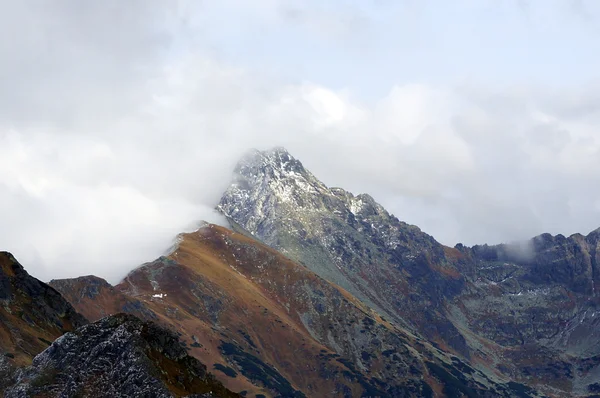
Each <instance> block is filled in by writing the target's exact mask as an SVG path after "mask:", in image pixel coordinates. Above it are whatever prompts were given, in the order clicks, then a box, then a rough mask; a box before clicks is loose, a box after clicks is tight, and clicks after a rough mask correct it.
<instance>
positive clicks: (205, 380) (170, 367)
mask: <svg viewBox="0 0 600 398" xmlns="http://www.w3.org/2000/svg"><path fill="white" fill-rule="evenodd" d="M15 379H16V380H17V382H16V384H15V385H13V386H11V387H9V388H7V389H6V391H5V392H4V396H5V397H7V398H10V397H31V396H39V397H42V396H43V397H161V398H162V397H165V398H166V397H179V396H188V395H190V394H197V395H195V396H198V397H213V396H216V397H239V395H238V394H234V393H232V392H231V391H228V390H227V389H226V388H225V387H223V385H222V384H221V383H220V382H218V381H217V380H216V379H215V378H214V376H212V375H211V374H209V373H208V372H207V370H206V366H204V365H202V364H201V363H200V362H199V361H198V360H197V359H195V358H192V357H190V356H189V355H187V353H186V350H185V349H184V348H183V347H182V346H181V344H180V342H179V340H178V338H177V336H176V335H175V334H174V333H173V332H171V331H168V330H166V329H163V328H160V327H158V326H156V325H155V324H153V323H148V322H142V321H140V320H139V319H137V318H135V317H134V316H132V315H126V314H118V315H114V316H110V317H107V318H103V319H102V320H100V321H98V322H96V323H92V324H89V325H86V326H84V327H81V328H79V329H77V330H76V331H75V332H73V333H67V334H65V335H63V336H62V337H60V338H59V339H57V340H56V341H55V342H54V343H52V345H51V346H50V347H48V348H47V349H46V350H45V351H44V352H42V353H41V354H39V355H38V356H36V357H35V359H34V360H33V364H32V365H31V366H29V367H27V368H25V369H21V370H19V371H18V372H17V375H16V376H15Z"/></svg>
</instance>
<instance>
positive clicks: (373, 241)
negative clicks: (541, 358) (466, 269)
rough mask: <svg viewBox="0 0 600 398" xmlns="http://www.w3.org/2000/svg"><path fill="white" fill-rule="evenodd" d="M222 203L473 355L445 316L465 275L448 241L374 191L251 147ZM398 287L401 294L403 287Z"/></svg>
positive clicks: (240, 222) (387, 309) (364, 296)
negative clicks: (450, 256)
mask: <svg viewBox="0 0 600 398" xmlns="http://www.w3.org/2000/svg"><path fill="white" fill-rule="evenodd" d="M219 210H220V211H221V212H222V213H223V214H224V215H225V216H226V217H228V218H229V219H230V220H232V221H233V225H234V226H239V227H241V228H243V229H244V230H245V231H248V232H250V233H251V234H252V235H253V236H255V237H257V238H259V239H260V240H261V241H263V242H265V243H267V244H268V245H270V246H272V247H274V248H276V249H278V250H280V251H281V252H282V253H284V254H285V255H287V256H289V257H290V258H291V259H293V260H296V261H298V262H300V263H302V264H304V265H306V266H307V267H309V268H310V269H311V270H313V271H314V272H316V273H317V274H318V275H320V276H322V277H323V278H325V279H327V280H330V281H332V282H335V283H337V284H339V285H340V286H342V287H343V288H344V289H347V290H348V291H349V292H351V293H352V294H354V295H355V296H356V297H358V298H359V299H361V300H362V301H363V302H365V303H366V304H368V305H370V306H372V307H373V308H375V309H377V310H378V311H380V312H381V313H382V314H384V315H385V316H387V317H389V318H390V319H393V320H394V321H396V322H398V323H400V324H402V325H410V326H412V327H414V328H415V329H416V330H419V331H420V332H421V333H423V334H425V336H426V337H428V338H430V339H432V340H436V341H438V342H440V343H441V342H444V343H446V344H447V345H449V346H450V347H452V348H453V349H455V350H456V351H458V352H460V353H462V354H464V355H466V356H468V350H467V348H466V344H465V341H464V339H463V337H462V336H461V334H460V333H459V332H458V330H456V328H455V327H454V325H453V324H452V323H450V322H449V321H448V320H447V319H446V318H445V317H444V316H441V315H440V312H441V311H443V309H442V308H441V306H442V304H443V302H444V299H446V298H451V297H454V296H455V295H456V294H457V293H459V292H460V291H461V289H462V287H463V286H464V283H465V281H464V279H463V277H462V276H461V275H460V273H459V272H458V271H457V270H456V268H455V267H454V265H453V264H452V262H449V261H447V260H446V257H445V252H444V250H445V248H444V247H443V246H442V245H440V244H439V243H437V242H436V241H435V240H434V239H433V238H432V237H431V236H429V235H427V234H425V233H423V232H421V230H420V229H419V228H417V227H415V226H412V225H408V224H406V223H403V222H401V221H399V220H398V219H397V218H396V217H394V216H392V215H390V214H389V213H388V212H387V211H386V210H385V209H384V208H383V207H381V206H380V205H379V204H377V203H376V202H375V201H374V200H373V198H371V197H370V196H369V195H358V196H353V195H352V194H351V193H349V192H346V191H344V190H343V189H341V188H327V187H326V186H325V185H324V184H323V183H321V182H320V181H319V180H317V179H316V178H315V177H314V176H313V175H312V174H311V173H310V172H309V171H307V170H306V169H305V168H304V167H303V166H302V164H301V163H300V162H299V161H298V160H296V159H294V158H293V157H292V156H291V155H290V154H288V153H287V152H286V151H285V150H284V149H282V148H276V149H274V150H271V151H267V152H258V151H256V152H253V153H251V154H249V155H248V156H247V157H246V158H245V159H243V160H242V161H241V162H240V163H239V165H238V167H237V169H236V180H235V181H234V183H233V184H232V185H231V186H230V187H229V189H228V190H227V192H226V193H225V194H224V195H223V198H222V200H221V202H220V204H219ZM399 293H401V294H399Z"/></svg>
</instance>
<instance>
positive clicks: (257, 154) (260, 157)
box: [235, 147, 306, 177]
mask: <svg viewBox="0 0 600 398" xmlns="http://www.w3.org/2000/svg"><path fill="white" fill-rule="evenodd" d="M235 172H236V174H239V175H241V176H245V177H248V176H252V175H256V174H257V173H260V172H262V173H265V172H266V174H268V175H270V176H271V177H285V176H290V175H293V174H301V175H302V174H306V169H305V168H304V166H303V165H302V163H301V162H300V161H299V160H297V159H296V158H294V157H293V156H292V155H290V153H289V152H288V151H287V150H286V149H285V148H284V147H274V148H271V149H267V150H264V151H259V150H257V149H254V150H252V151H250V152H249V153H247V154H246V155H245V156H244V157H243V158H242V160H240V162H239V163H238V165H237V167H236V170H235Z"/></svg>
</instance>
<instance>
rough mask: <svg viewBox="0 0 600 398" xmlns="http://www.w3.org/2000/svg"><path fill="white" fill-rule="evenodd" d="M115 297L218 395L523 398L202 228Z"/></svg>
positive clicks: (239, 239) (293, 269) (289, 268)
mask: <svg viewBox="0 0 600 398" xmlns="http://www.w3.org/2000/svg"><path fill="white" fill-rule="evenodd" d="M56 285H57V286H67V287H68V286H73V285H74V284H72V283H65V282H60V283H57V284H56ZM115 290H117V291H120V292H122V293H123V294H125V295H127V296H129V297H131V298H135V299H136V300H139V301H140V302H141V303H142V304H143V305H145V306H147V307H148V308H149V309H150V310H151V311H152V312H153V313H154V314H156V316H157V317H158V319H159V321H160V322H161V323H163V324H165V325H169V326H170V328H172V329H173V330H175V331H176V332H177V333H178V334H179V335H180V336H181V338H182V339H183V340H184V341H185V343H186V344H187V345H188V346H189V347H190V354H191V355H194V356H195V357H197V358H198V359H200V360H201V361H202V362H204V363H213V364H214V365H213V368H214V369H215V370H217V371H216V372H215V375H216V376H217V377H219V378H220V380H222V381H223V382H224V384H225V385H226V386H227V387H228V388H229V389H231V390H234V391H246V392H247V394H248V395H254V394H264V395H265V396H280V397H288V396H297V397H301V396H307V397H309V396H310V397H320V396H340V397H357V396H379V397H403V396H409V397H414V396H419V397H427V396H434V395H435V396H442V395H444V394H445V395H448V396H453V394H454V396H458V395H457V394H459V393H462V394H464V395H466V396H490V397H492V396H513V395H514V394H515V391H520V390H521V389H524V390H523V391H529V390H528V389H526V388H525V387H524V386H520V385H517V384H505V383H503V382H502V380H501V379H498V378H496V377H495V376H494V375H488V374H485V373H483V372H482V371H480V370H478V369H476V368H472V367H471V366H469V365H468V364H466V363H465V362H464V361H463V360H461V359H460V358H458V357H456V356H453V355H450V354H448V353H446V352H444V351H442V350H440V349H438V348H436V347H434V346H433V345H431V344H430V343H428V342H427V341H426V340H423V339H422V338H421V337H419V336H416V335H414V334H412V333H410V332H409V331H407V330H405V329H403V328H401V327H399V326H393V325H392V324H390V323H389V322H387V321H385V320H384V319H382V318H381V317H380V316H379V315H378V314H377V313H375V312H373V311H372V310H371V309H369V308H368V307H367V306H365V305H364V304H362V303H361V302H360V301H358V300H356V299H355V298H354V297H353V296H352V295H350V294H349V293H348V292H347V291H345V290H344V289H342V288H340V287H338V286H335V285H332V284H331V283H329V282H327V281H325V280H324V279H322V278H320V277H318V276H317V275H316V274H314V273H313V272H311V271H310V270H308V269H307V268H305V267H303V266H301V265H299V264H296V263H295V262H293V261H291V260H289V259H287V258H285V257H284V256H282V255H281V254H280V253H278V252H277V251H275V250H273V249H271V248H269V247H267V246H265V245H263V244H260V243H259V242H257V241H255V240H254V239H251V238H249V237H247V236H244V235H242V234H238V233H234V232H232V231H229V230H227V229H225V228H222V227H217V226H214V225H210V226H207V227H204V228H201V229H200V230H199V231H197V232H195V233H192V234H183V235H181V236H180V240H179V243H178V246H177V247H176V249H175V250H174V251H173V252H172V253H171V254H170V255H169V256H167V257H162V258H160V259H158V260H157V261H154V262H152V263H148V264H145V265H144V266H142V267H140V268H139V269H137V270H135V271H133V272H132V273H131V274H130V275H129V276H128V277H127V278H126V279H125V280H124V281H123V282H122V283H121V284H119V285H118V286H116V287H115ZM84 296H85V300H80V301H79V302H78V303H76V305H77V306H81V307H86V306H88V305H89V304H90V303H91V304H94V298H93V297H90V296H93V295H84ZM95 297H97V296H95ZM523 396H536V395H535V393H533V392H532V391H531V392H529V393H528V394H526V395H523Z"/></svg>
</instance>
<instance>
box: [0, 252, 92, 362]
mask: <svg viewBox="0 0 600 398" xmlns="http://www.w3.org/2000/svg"><path fill="white" fill-rule="evenodd" d="M0 304H1V305H0V356H3V357H4V359H5V361H6V364H7V365H8V364H10V363H13V364H16V365H23V364H27V363H30V362H31V359H32V358H33V357H34V356H35V355H37V354H39V353H40V352H41V351H42V350H44V349H45V348H46V347H48V345H49V344H50V343H51V342H52V341H53V340H54V339H56V338H57V337H59V336H60V335H62V334H63V333H65V332H66V331H71V330H73V329H74V328H76V327H79V326H82V325H84V324H85V323H87V320H86V319H85V318H84V317H83V316H81V315H80V314H78V313H77V312H75V310H74V309H73V307H72V306H71V304H69V303H68V302H67V301H66V300H65V299H64V298H63V297H62V296H61V295H60V294H59V293H58V292H57V291H56V290H54V289H53V288H52V287H50V286H48V285H46V284H45V283H42V282H40V281H39V280H37V279H35V278H34V277H32V276H30V275H29V274H28V273H27V272H26V271H25V270H24V269H23V267H22V266H21V264H19V263H18V262H17V260H15V258H14V257H13V256H12V254H10V253H7V252H0ZM1 367H2V366H0V368H1Z"/></svg>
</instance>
